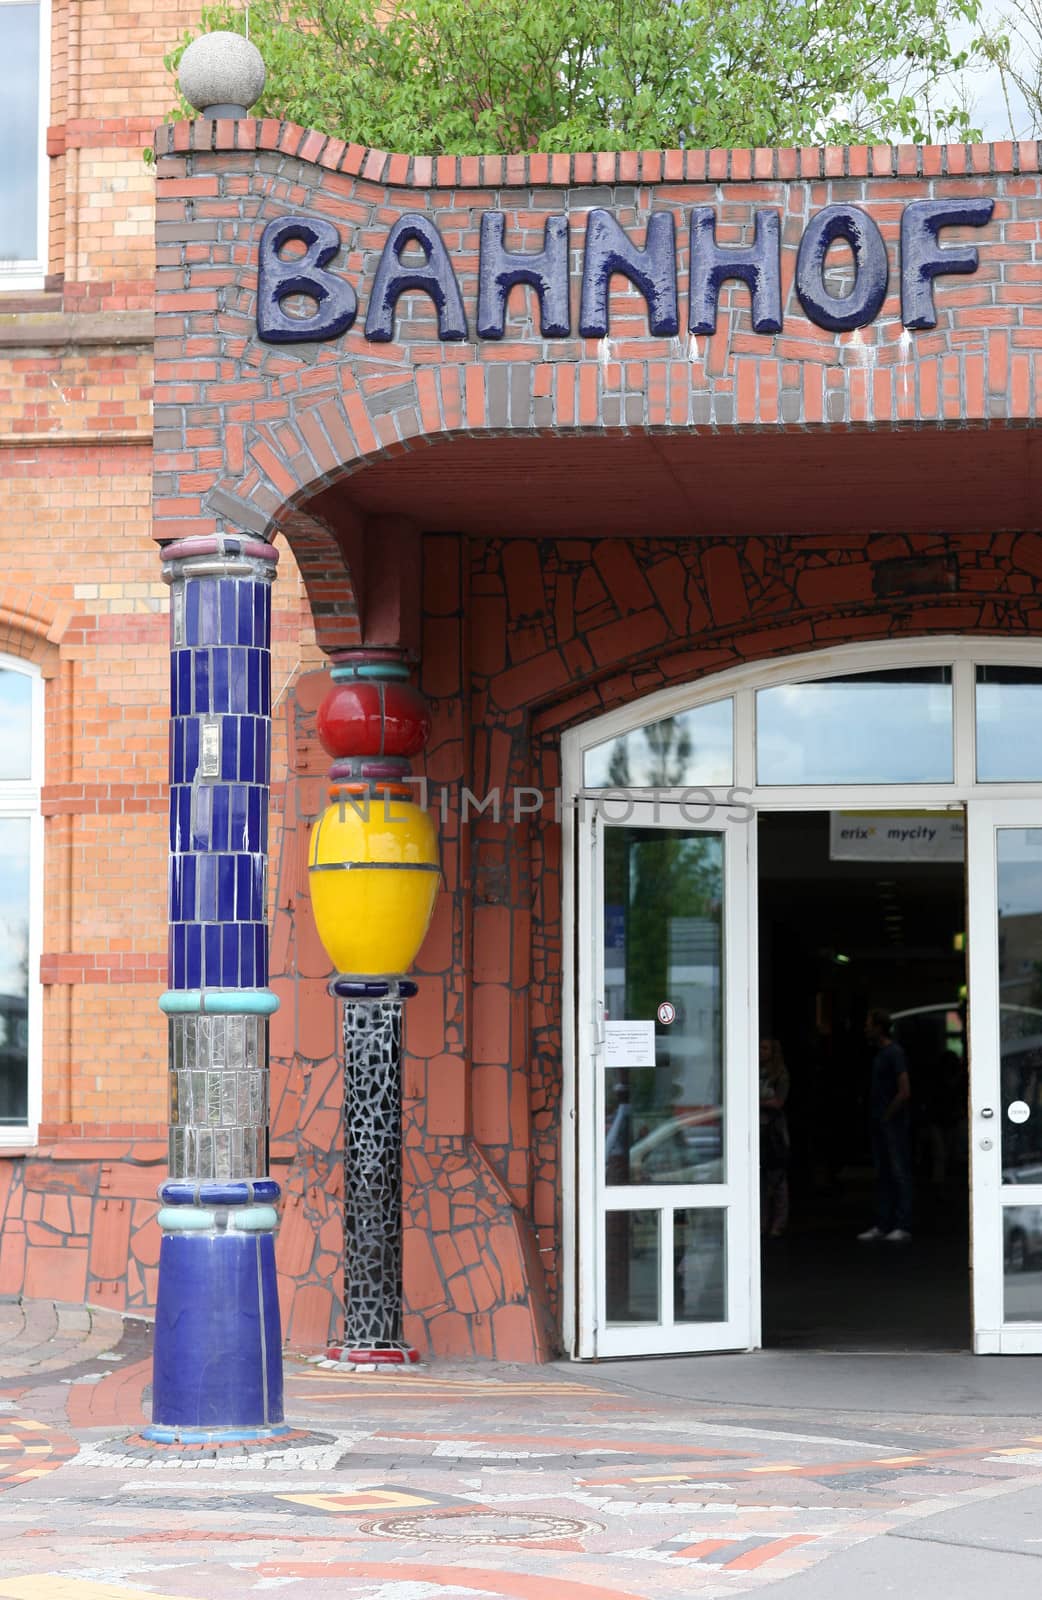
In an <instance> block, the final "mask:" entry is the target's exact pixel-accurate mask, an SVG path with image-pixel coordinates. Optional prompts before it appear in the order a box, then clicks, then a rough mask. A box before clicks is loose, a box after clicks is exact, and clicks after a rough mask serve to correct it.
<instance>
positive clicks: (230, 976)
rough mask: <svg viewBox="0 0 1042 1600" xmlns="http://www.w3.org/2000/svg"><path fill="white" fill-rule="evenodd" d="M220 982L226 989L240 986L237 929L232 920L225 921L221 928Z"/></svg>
mask: <svg viewBox="0 0 1042 1600" xmlns="http://www.w3.org/2000/svg"><path fill="white" fill-rule="evenodd" d="M221 982H222V984H223V985H224V987H225V988H226V989H238V988H241V984H240V983H239V930H238V927H237V926H236V924H235V923H234V922H226V923H225V924H224V926H223V927H222V929H221Z"/></svg>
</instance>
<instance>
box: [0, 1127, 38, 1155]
mask: <svg viewBox="0 0 1042 1600" xmlns="http://www.w3.org/2000/svg"><path fill="white" fill-rule="evenodd" d="M36 1149H37V1142H36V1129H35V1128H30V1127H29V1126H28V1125H23V1126H22V1127H20V1128H0V1160H2V1159H3V1158H4V1157H5V1156H28V1155H35V1154H36Z"/></svg>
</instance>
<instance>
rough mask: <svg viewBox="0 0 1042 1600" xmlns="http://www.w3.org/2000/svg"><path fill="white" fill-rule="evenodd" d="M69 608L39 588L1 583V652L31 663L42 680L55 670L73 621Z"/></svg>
mask: <svg viewBox="0 0 1042 1600" xmlns="http://www.w3.org/2000/svg"><path fill="white" fill-rule="evenodd" d="M73 616H74V612H73V609H72V607H71V606H66V605H63V604H61V602H60V601H56V600H54V599H53V598H52V597H51V596H50V595H48V594H45V593H43V592H41V591H40V590H39V589H28V588H24V587H23V586H22V585H20V584H14V583H0V652H3V653H4V654H6V655H12V656H20V657H21V658H22V659H23V660H25V661H34V662H36V664H37V665H38V666H39V667H40V668H41V669H42V671H43V674H44V676H45V677H51V676H52V675H53V673H54V671H56V670H57V655H58V646H59V644H60V643H61V639H62V635H63V634H64V633H65V630H66V628H67V627H68V626H69V623H70V622H71V621H72V618H73Z"/></svg>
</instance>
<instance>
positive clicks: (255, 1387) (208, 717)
mask: <svg viewBox="0 0 1042 1600" xmlns="http://www.w3.org/2000/svg"><path fill="white" fill-rule="evenodd" d="M162 559H163V577H164V579H165V581H166V582H167V583H168V584H169V585H170V590H171V596H170V599H171V604H170V641H171V654H170V699H171V719H170V944H169V973H168V984H169V988H168V990H167V993H166V994H164V995H163V997H162V999H161V1000H160V1002H159V1003H160V1006H161V1008H162V1010H163V1011H164V1012H165V1013H166V1015H167V1019H168V1034H169V1061H170V1076H169V1083H170V1177H169V1180H168V1181H167V1182H166V1183H164V1184H163V1185H162V1187H161V1188H160V1191H159V1196H160V1200H161V1201H162V1209H161V1211H160V1213H159V1224H160V1227H161V1229H162V1234H163V1238H162V1244H161V1246H160V1257H159V1290H158V1295H157V1304H156V1337H155V1354H154V1378H153V1395H152V1426H151V1427H150V1428H149V1429H147V1430H146V1436H147V1437H148V1438H150V1439H152V1440H153V1441H155V1442H160V1443H165V1442H169V1441H171V1440H181V1441H187V1442H192V1441H195V1440H203V1439H217V1440H219V1441H221V1442H226V1441H229V1440H231V1439H234V1438H243V1439H256V1438H267V1437H271V1436H275V1435H279V1434H281V1433H283V1432H286V1431H288V1430H286V1429H285V1428H284V1427H283V1426H282V1335H281V1327H280V1321H279V1306H278V1292H277V1287H276V1278H275V1238H274V1235H275V1225H276V1220H277V1218H276V1212H275V1202H276V1200H277V1199H278V1196H279V1187H278V1185H277V1184H276V1183H274V1182H273V1181H272V1180H271V1178H269V1177H268V1176H267V1171H268V1018H269V1017H270V1015H271V1013H272V1012H273V1011H275V1010H276V1008H277V1006H278V1000H277V998H276V996H275V995H274V994H272V993H271V991H270V990H269V988H268V987H267V984H268V929H267V859H268V791H269V784H270V764H271V585H272V582H273V581H274V577H275V566H276V563H277V561H278V556H277V554H276V552H275V551H274V550H273V549H272V547H271V546H270V545H268V544H265V543H263V542H261V541H259V540H252V539H249V538H237V537H232V536H229V535H216V536H214V537H210V538H193V539H186V540H183V541H180V542H178V543H174V544H168V545H166V546H165V547H164V549H163V552H162Z"/></svg>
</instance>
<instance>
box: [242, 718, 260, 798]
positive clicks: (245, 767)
mask: <svg viewBox="0 0 1042 1600" xmlns="http://www.w3.org/2000/svg"><path fill="white" fill-rule="evenodd" d="M253 722H254V719H253V718H252V717H242V718H240V721H239V778H240V780H241V782H243V783H255V782H256V776H257V775H256V772H255V770H254V753H253Z"/></svg>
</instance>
